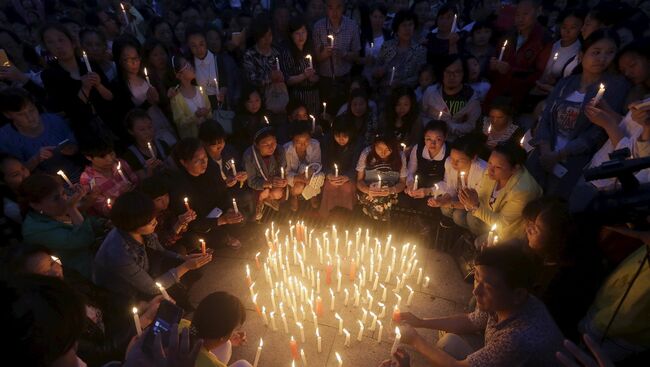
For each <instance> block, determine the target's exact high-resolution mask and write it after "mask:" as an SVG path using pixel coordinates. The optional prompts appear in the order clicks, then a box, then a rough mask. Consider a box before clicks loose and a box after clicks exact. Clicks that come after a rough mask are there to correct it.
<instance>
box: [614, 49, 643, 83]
mask: <svg viewBox="0 0 650 367" xmlns="http://www.w3.org/2000/svg"><path fill="white" fill-rule="evenodd" d="M618 68H619V69H620V70H621V73H622V74H623V75H625V77H626V78H628V79H629V80H630V81H631V82H632V83H634V85H640V84H643V83H645V82H646V81H648V79H649V78H650V62H649V61H648V59H646V58H645V57H643V56H641V55H638V54H636V53H632V52H628V53H625V54H623V56H621V57H620V58H619V59H618Z"/></svg>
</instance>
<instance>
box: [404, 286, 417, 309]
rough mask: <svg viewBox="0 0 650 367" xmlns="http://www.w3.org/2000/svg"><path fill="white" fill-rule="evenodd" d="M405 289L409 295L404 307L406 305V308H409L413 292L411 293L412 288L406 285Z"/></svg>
mask: <svg viewBox="0 0 650 367" xmlns="http://www.w3.org/2000/svg"><path fill="white" fill-rule="evenodd" d="M406 289H408V290H409V292H410V293H409V297H408V298H407V299H406V305H407V306H410V305H411V302H412V301H413V294H414V293H415V292H413V288H411V287H410V286H408V285H407V286H406Z"/></svg>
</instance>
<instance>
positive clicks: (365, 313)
mask: <svg viewBox="0 0 650 367" xmlns="http://www.w3.org/2000/svg"><path fill="white" fill-rule="evenodd" d="M361 311H362V312H363V316H361V322H363V323H364V324H365V323H366V319H367V318H368V310H366V309H365V307H361Z"/></svg>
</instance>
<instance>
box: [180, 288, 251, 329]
mask: <svg viewBox="0 0 650 367" xmlns="http://www.w3.org/2000/svg"><path fill="white" fill-rule="evenodd" d="M244 322H246V309H244V305H243V304H242V302H241V300H240V299H239V298H237V297H236V296H234V295H232V294H230V293H227V292H214V293H211V294H209V295H208V296H207V297H205V298H204V299H202V300H201V302H200V303H199V305H198V307H197V308H196V311H195V312H194V317H193V318H192V327H193V328H194V329H195V330H196V332H197V335H196V336H198V337H199V338H203V339H221V338H223V337H226V336H229V335H230V334H231V333H232V332H233V330H235V328H237V327H238V326H240V325H242V324H244Z"/></svg>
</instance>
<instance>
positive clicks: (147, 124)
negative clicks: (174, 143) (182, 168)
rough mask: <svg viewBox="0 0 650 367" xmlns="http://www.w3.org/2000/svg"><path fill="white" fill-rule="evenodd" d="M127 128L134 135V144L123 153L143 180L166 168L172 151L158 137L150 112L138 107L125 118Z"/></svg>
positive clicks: (130, 165)
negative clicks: (166, 161)
mask: <svg viewBox="0 0 650 367" xmlns="http://www.w3.org/2000/svg"><path fill="white" fill-rule="evenodd" d="M124 123H125V125H126V129H127V131H128V132H129V134H130V135H131V136H132V137H133V140H134V144H132V145H130V146H129V147H128V149H127V150H126V152H124V154H123V158H124V160H125V161H126V162H127V163H128V164H129V167H131V169H132V170H133V171H135V174H136V175H137V176H138V179H140V180H143V179H145V178H146V177H150V176H151V175H153V174H154V173H155V172H159V171H161V170H162V169H163V168H164V162H165V160H166V159H167V157H168V156H169V154H170V153H171V148H170V147H169V145H168V144H167V143H166V142H165V141H164V140H160V139H156V137H155V135H156V133H155V130H154V126H153V121H151V117H149V114H148V113H147V112H146V111H145V110H142V109H139V108H136V109H133V110H131V111H129V113H128V114H127V115H126V118H125V119H124Z"/></svg>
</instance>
